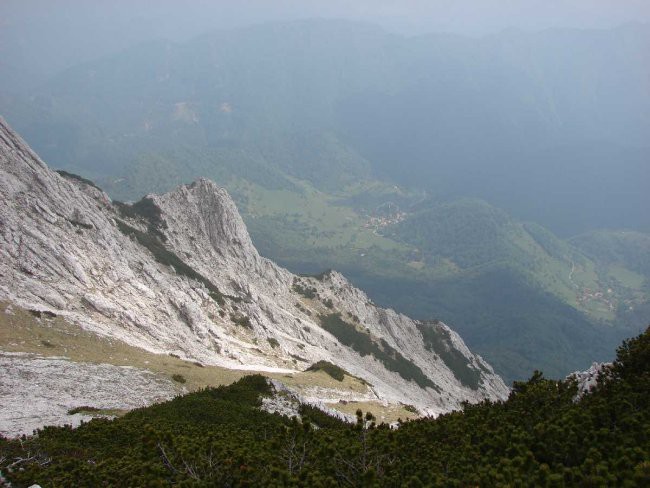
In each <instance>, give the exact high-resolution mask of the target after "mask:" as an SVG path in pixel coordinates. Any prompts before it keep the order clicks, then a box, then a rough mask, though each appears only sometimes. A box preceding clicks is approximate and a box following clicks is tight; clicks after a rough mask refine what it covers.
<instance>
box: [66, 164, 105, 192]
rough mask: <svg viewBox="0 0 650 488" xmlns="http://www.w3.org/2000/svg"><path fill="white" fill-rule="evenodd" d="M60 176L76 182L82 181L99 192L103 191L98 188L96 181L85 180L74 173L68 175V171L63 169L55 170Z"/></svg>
mask: <svg viewBox="0 0 650 488" xmlns="http://www.w3.org/2000/svg"><path fill="white" fill-rule="evenodd" d="M55 171H56V172H57V173H58V174H59V175H60V176H63V177H64V178H66V179H68V180H76V181H80V182H81V183H84V184H86V185H88V186H92V187H93V188H96V189H97V190H99V191H103V190H102V189H101V188H100V187H98V186H97V185H96V184H95V182H94V181H91V180H89V179H87V178H84V177H83V176H79V175H76V174H74V173H68V172H67V171H64V170H62V169H57V170H55Z"/></svg>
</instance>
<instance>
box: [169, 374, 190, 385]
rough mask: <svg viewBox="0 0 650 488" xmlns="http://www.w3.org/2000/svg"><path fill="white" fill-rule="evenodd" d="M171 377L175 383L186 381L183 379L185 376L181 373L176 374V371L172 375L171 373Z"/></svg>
mask: <svg viewBox="0 0 650 488" xmlns="http://www.w3.org/2000/svg"><path fill="white" fill-rule="evenodd" d="M172 379H173V380H174V381H175V382H176V383H181V384H182V383H187V380H186V379H185V376H183V375H182V374H178V373H176V374H173V375H172Z"/></svg>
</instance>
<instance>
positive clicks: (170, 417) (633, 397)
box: [0, 329, 650, 488]
mask: <svg viewBox="0 0 650 488" xmlns="http://www.w3.org/2000/svg"><path fill="white" fill-rule="evenodd" d="M576 392H577V390H576V385H575V382H572V381H555V380H549V379H546V378H544V376H543V375H542V374H541V373H540V372H535V373H534V374H533V375H532V377H531V378H530V379H529V380H528V381H525V382H517V383H515V384H514V385H513V390H512V393H511V395H510V397H509V398H508V400H507V401H504V402H497V403H492V402H487V401H486V402H483V403H480V404H478V405H465V406H464V410H463V411H462V412H461V411H458V412H453V413H449V414H447V415H442V416H440V417H438V418H437V419H431V418H424V419H420V420H415V421H410V422H407V423H404V424H402V425H401V426H400V428H399V429H397V430H394V429H390V428H388V426H386V425H384V424H382V425H376V423H375V419H374V417H373V416H372V415H371V414H370V413H367V414H366V415H365V416H364V415H363V413H362V412H361V411H359V412H357V423H356V424H355V425H351V424H345V423H343V422H341V421H340V420H337V419H335V418H333V417H330V416H328V415H326V414H324V413H323V412H321V411H319V410H317V409H315V408H314V407H310V406H302V407H301V409H300V414H301V416H302V419H303V420H302V422H300V421H298V420H296V419H289V418H286V417H282V416H280V415H277V414H269V413H265V412H263V411H261V410H260V409H259V406H260V405H261V397H262V396H267V395H269V394H270V393H271V390H270V387H269V385H268V383H267V380H266V379H265V378H263V377H261V376H248V377H245V378H243V379H242V380H240V381H239V382H237V383H235V384H233V385H230V386H228V387H219V388H209V389H205V390H202V391H199V392H196V393H192V394H189V395H186V396H183V397H177V398H175V399H173V400H171V401H169V402H166V403H162V404H158V405H154V406H151V407H148V408H143V409H138V410H135V411H132V412H130V413H129V414H127V415H125V416H124V417H121V418H118V419H115V420H106V419H94V420H92V421H90V422H89V423H86V424H83V425H82V426H81V427H79V428H77V429H71V428H69V427H47V428H45V429H43V430H41V431H39V432H38V435H37V436H34V437H28V438H23V439H17V440H5V439H0V470H1V471H2V475H3V476H5V477H6V478H7V479H8V480H9V481H10V482H11V483H13V486H16V487H23V486H30V485H31V484H32V483H39V484H40V485H41V486H43V487H44V488H45V487H50V486H113V487H121V486H170V485H177V486H188V487H189V486H197V487H198V486H309V487H335V486H359V487H362V486H366V487H370V486H372V487H376V486H390V487H393V486H395V487H396V486H411V487H416V486H417V487H420V486H435V487H470V486H485V487H518V486H521V487H554V486H557V487H571V486H584V487H609V486H624V487H636V486H639V487H640V486H648V485H649V483H650V329H648V330H646V332H645V333H644V334H642V335H641V336H639V337H637V338H635V339H632V340H629V341H626V342H625V343H623V345H622V346H621V347H620V348H619V350H618V358H617V360H616V362H615V363H614V364H613V366H612V367H611V368H609V369H606V370H605V372H604V373H603V374H602V375H601V377H600V378H599V381H598V384H597V386H596V387H595V388H594V390H593V391H592V392H591V393H589V394H586V395H584V396H583V397H582V398H579V399H578V398H576Z"/></svg>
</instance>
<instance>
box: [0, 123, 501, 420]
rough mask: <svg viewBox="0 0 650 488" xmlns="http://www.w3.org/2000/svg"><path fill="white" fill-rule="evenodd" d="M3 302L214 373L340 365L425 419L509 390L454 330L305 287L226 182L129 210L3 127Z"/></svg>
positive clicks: (311, 283) (312, 283)
mask: <svg viewBox="0 0 650 488" xmlns="http://www.w3.org/2000/svg"><path fill="white" fill-rule="evenodd" d="M305 290H310V291H308V292H306V291H305ZM0 299H8V300H12V301H13V302H15V303H17V304H19V305H21V306H23V307H26V308H32V309H39V310H49V311H52V312H55V313H57V314H59V315H63V316H65V317H66V318H67V319H69V320H70V321H72V322H74V323H77V324H79V325H80V326H81V327H83V328H85V329H88V330H91V331H94V332H97V333H99V334H102V335H106V336H111V337H114V338H116V339H119V340H122V341H124V342H126V343H128V344H131V345H134V346H138V347H142V348H145V349H147V350H150V351H152V352H165V353H168V352H173V353H175V354H178V355H179V356H181V357H184V358H187V359H192V360H198V361H201V362H202V363H206V364H214V365H220V366H225V367H228V368H237V369H247V370H256V371H284V372H287V373H291V372H293V371H296V370H304V369H305V368H307V367H308V366H309V365H311V364H312V363H315V362H316V361H319V360H325V361H329V362H331V363H334V364H336V365H338V366H340V367H342V368H344V369H345V370H347V371H348V372H350V373H351V374H353V375H356V376H358V377H360V378H363V379H364V380H365V381H367V382H368V383H369V384H370V385H371V390H372V392H373V394H374V395H375V396H376V398H377V399H379V400H383V401H389V402H404V403H409V404H412V405H415V406H416V407H417V408H418V409H419V410H420V411H423V412H426V413H428V414H438V413H441V412H445V411H449V410H451V409H454V408H457V407H459V406H460V403H461V402H462V401H466V400H467V401H480V400H482V399H484V398H491V399H498V398H503V397H504V396H505V395H507V392H508V389H507V387H506V386H505V384H504V383H503V381H502V380H501V378H500V377H498V376H497V375H496V374H495V373H494V372H493V370H492V368H491V367H490V366H489V365H488V364H487V363H485V361H483V360H482V359H481V358H480V357H479V356H477V355H475V354H473V353H472V352H471V351H470V350H469V349H468V348H467V347H466V345H465V344H464V343H463V341H462V339H461V338H460V337H459V336H458V335H457V334H456V333H455V332H453V331H452V330H451V329H449V328H448V327H447V326H446V325H444V324H436V325H429V326H427V327H428V329H427V336H428V337H429V338H428V339H426V338H425V337H424V336H423V331H424V329H423V324H420V323H417V322H416V321H413V320H411V319H410V318H408V317H406V316H404V315H401V314H398V313H396V312H394V311H392V310H386V309H382V308H379V307H377V306H376V305H374V304H373V303H372V302H371V301H370V300H369V298H368V297H367V296H366V295H365V294H364V293H363V292H362V291H361V290H359V289H357V288H355V287H354V286H352V285H351V284H350V283H349V282H348V281H347V280H346V279H345V277H343V276H342V275H341V274H339V273H337V272H330V273H327V274H325V275H324V276H321V277H319V278H305V277H297V276H295V275H293V274H291V273H290V272H289V271H287V270H285V269H283V268H280V267H279V266H277V265H275V264H274V263H272V262H271V261H269V260H268V259H265V258H263V257H261V256H260V255H259V254H258V252H257V250H256V249H255V247H254V246H253V244H252V242H251V239H250V236H249V234H248V232H247V230H246V226H245V225H244V222H243V221H242V219H241V217H240V215H239V213H238V212H237V209H236V207H235V204H234V202H233V201H232V199H231V198H230V196H229V195H228V193H227V192H226V191H225V190H224V189H222V188H219V187H218V186H217V185H216V184H215V183H213V182H211V181H208V180H205V179H201V180H198V181H197V182H195V183H193V184H191V185H185V186H181V187H179V188H177V189H176V190H174V191H172V192H170V193H167V194H165V195H149V196H147V197H146V198H145V199H144V200H143V201H142V202H140V203H139V204H137V205H134V206H131V207H125V206H124V205H121V206H120V205H117V204H114V203H113V202H111V200H110V199H109V198H108V196H107V195H106V194H105V193H103V192H102V191H101V190H98V189H97V188H94V187H93V186H90V185H88V184H86V183H84V182H82V181H78V180H75V179H71V178H69V177H68V178H64V177H62V176H60V175H59V174H57V173H56V172H54V171H51V170H50V169H49V168H48V167H47V166H46V165H45V164H44V163H43V162H42V161H41V160H40V159H39V158H38V156H37V155H36V154H34V153H33V152H32V151H31V150H30V149H29V147H28V146H27V145H26V144H25V143H24V142H23V141H22V140H21V139H20V138H19V137H18V136H17V135H16V134H15V133H14V132H13V131H12V130H11V129H10V128H9V127H8V126H7V124H6V123H5V122H4V120H2V119H0ZM333 314H339V315H338V316H334V315H333ZM325 317H330V318H333V319H334V321H335V322H336V324H338V327H339V329H337V328H336V327H333V326H329V327H328V326H326V324H325V323H324V321H323V318H325ZM336 317H338V319H340V320H338V321H336ZM341 328H342V329H341ZM341 330H343V333H342V332H341ZM350 334H353V336H354V337H357V339H358V338H361V339H363V343H364V345H365V346H364V347H366V348H365V349H364V347H359V344H358V342H357V343H354V341H352V342H351V341H350V340H349V335H350ZM346 337H348V338H347V339H346ZM431 337H433V338H434V340H433V343H434V345H433V346H432V345H431ZM427 340H428V341H429V343H427ZM368 348H369V349H368ZM369 351H370V352H369ZM467 374H469V375H470V376H471V377H472V378H473V382H469V383H468V381H467V380H466V379H463V376H464V375H465V376H467Z"/></svg>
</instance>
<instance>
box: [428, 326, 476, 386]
mask: <svg viewBox="0 0 650 488" xmlns="http://www.w3.org/2000/svg"><path fill="white" fill-rule="evenodd" d="M418 328H419V330H420V333H421V334H422V338H423V339H424V346H425V347H426V348H427V349H428V350H429V351H433V352H435V353H436V354H437V355H438V356H440V359H442V360H443V361H444V363H445V364H446V365H447V367H448V368H449V369H450V370H451V371H452V373H454V375H455V376H456V378H458V380H459V381H460V382H461V384H463V385H465V386H467V387H469V388H471V389H473V390H477V389H478V387H479V384H480V381H481V372H480V371H479V370H478V369H476V368H474V367H473V366H471V365H470V364H469V361H468V360H467V358H466V357H465V356H464V355H463V354H462V353H461V352H460V351H458V350H457V349H456V348H454V347H453V344H452V342H451V336H450V335H449V331H447V329H445V328H443V327H442V326H441V325H440V323H439V321H434V322H430V323H427V322H423V323H420V324H418Z"/></svg>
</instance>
